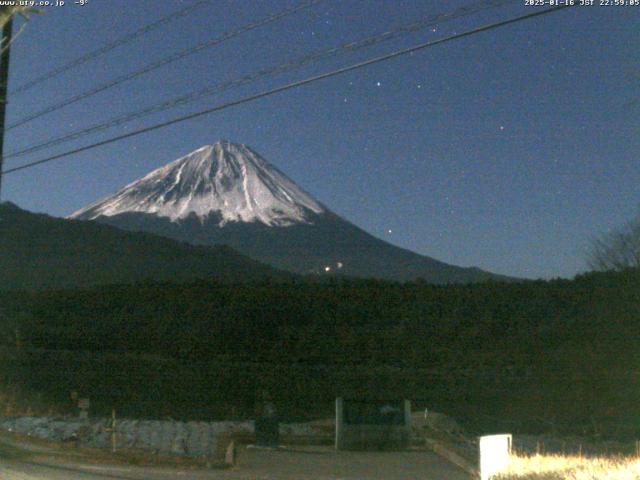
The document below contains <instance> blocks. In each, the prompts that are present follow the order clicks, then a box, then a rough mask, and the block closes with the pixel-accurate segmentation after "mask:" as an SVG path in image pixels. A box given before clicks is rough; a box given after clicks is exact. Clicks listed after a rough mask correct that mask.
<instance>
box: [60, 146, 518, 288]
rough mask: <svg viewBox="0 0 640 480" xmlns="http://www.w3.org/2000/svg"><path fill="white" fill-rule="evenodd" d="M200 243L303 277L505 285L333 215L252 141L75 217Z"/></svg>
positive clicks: (218, 149)
mask: <svg viewBox="0 0 640 480" xmlns="http://www.w3.org/2000/svg"><path fill="white" fill-rule="evenodd" d="M70 218H72V219H78V220H95V221H98V222H101V223H105V224H109V225H112V226H115V227H118V228H121V229H125V230H130V231H146V232H151V233H155V234H158V235H162V236H165V237H169V238H172V239H175V240H180V241H184V242H188V243H191V244H195V245H218V244H227V245H229V246H231V247H233V248H234V249H236V250H237V251H239V252H240V253H243V254H245V255H247V256H249V257H251V258H253V259H255V260H259V261H261V262H264V263H267V264H270V265H273V266H276V267H278V268H281V269H285V270H289V271H292V272H296V273H323V274H340V275H349V276H357V277H373V278H386V279H393V280H414V279H417V278H423V279H424V280H426V281H429V282H433V283H461V282H477V281H483V280H488V279H495V280H500V279H506V277H501V276H499V275H495V274H492V273H489V272H486V271H483V270H480V269H478V268H462V267H457V266H453V265H449V264H446V263H443V262H440V261H438V260H435V259H433V258H430V257H426V256H423V255H419V254H417V253H414V252H411V251H409V250H405V249H402V248H399V247H396V246H394V245H391V244H389V243H387V242H384V241H382V240H380V239H378V238H375V237H374V236H372V235H370V234H368V233H367V232H365V231H364V230H362V229H360V228H358V227H357V226H355V225H353V224H352V223H350V222H348V221H347V220H345V219H343V218H341V217H340V216H338V215H336V214H335V213H333V212H331V211H330V210H329V209H328V208H327V207H326V206H324V205H323V204H322V203H320V202H319V201H317V200H316V199H314V198H313V197H312V196H311V195H309V194H308V193H306V192H305V191H304V190H302V189H301V188H300V187H298V186H297V185H296V184H295V183H294V182H293V181H292V180H291V179H289V178H288V177H287V176H286V175H285V174H284V173H282V172H281V171H280V170H278V169H277V168H276V167H274V166H273V165H271V164H270V163H268V162H267V161H266V160H265V159H264V158H262V157H261V156H260V155H259V154H258V153H256V152H255V151H254V150H252V149H251V148H249V147H247V146H245V145H238V144H234V143H231V142H228V141H219V142H217V143H215V144H214V145H205V146H203V147H200V148H199V149H197V150H195V151H193V152H192V153H190V154H188V155H186V156H184V157H181V158H179V159H177V160H175V161H173V162H171V163H169V164H167V165H165V166H164V167H161V168H159V169H157V170H154V171H152V172H151V173H149V174H148V175H146V176H144V177H142V178H141V179H139V180H136V181H135V182H133V183H131V184H129V185H127V186H126V187H124V188H123V189H121V190H120V191H118V192H116V193H115V194H114V195H112V196H110V197H107V198H105V199H102V200H99V201H97V202H95V203H93V204H91V205H88V206H87V207H85V208H82V209H80V210H78V211H77V212H75V213H73V214H72V215H70Z"/></svg>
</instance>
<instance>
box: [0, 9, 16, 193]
mask: <svg viewBox="0 0 640 480" xmlns="http://www.w3.org/2000/svg"><path fill="white" fill-rule="evenodd" d="M10 15H11V13H10ZM12 30H13V15H11V16H10V17H9V20H8V21H7V23H5V24H4V26H3V27H2V40H4V42H3V43H2V47H0V48H1V49H2V55H0V200H2V168H3V165H2V164H3V163H4V162H3V160H4V126H5V117H6V115H7V91H8V83H9V55H10V54H11V33H12Z"/></svg>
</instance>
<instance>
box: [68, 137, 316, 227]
mask: <svg viewBox="0 0 640 480" xmlns="http://www.w3.org/2000/svg"><path fill="white" fill-rule="evenodd" d="M125 212H139V213H149V214H155V215H157V216H160V217H166V218H169V219H170V220H171V221H176V220H179V219H183V218H186V217H188V216H189V215H191V214H195V215H196V216H198V217H200V218H201V219H204V218H206V217H207V216H209V214H210V213H213V212H217V213H219V214H220V215H221V218H222V220H221V221H220V226H222V225H224V224H226V223H228V222H254V221H258V222H261V223H264V224H266V225H269V226H288V225H293V224H296V223H308V215H309V213H315V214H319V213H323V212H325V208H324V207H323V206H322V205H321V204H320V203H319V202H317V201H316V200H314V199H313V198H312V197H311V196H310V195H309V194H307V193H305V192H304V191H302V190H301V189H300V188H299V187H298V186H297V185H296V184H295V183H294V182H293V181H292V180H291V179H289V178H288V177H287V176H286V175H285V174H284V173H282V172H280V171H279V170H278V169H277V168H275V167H274V166H273V165H271V164H269V163H268V162H267V161H266V160H264V159H263V158H262V157H261V156H260V155H258V154H257V153H256V152H254V151H253V150H251V149H250V148H249V147H247V146H245V145H237V144H234V143H230V142H227V141H224V140H222V141H219V142H217V143H216V144H214V145H205V146H203V147H200V148H199V149H197V150H195V151H194V152H192V153H190V154H188V155H186V156H184V157H182V158H179V159H177V160H175V161H173V162H171V163H169V164H167V165H165V166H164V167H161V168H159V169H157V170H154V171H153V172H151V173H149V174H148V175H146V176H145V177H143V178H141V179H140V180H137V181H135V182H133V183H131V184H129V185H127V186H126V187H124V188H123V189H122V190H120V191H118V192H116V193H115V194H114V195H112V196H110V197H107V198H105V199H102V200H99V201H97V202H95V203H93V204H91V205H89V206H87V207H85V208H83V209H81V210H78V211H77V212H75V213H73V214H71V215H70V218H76V219H83V220H92V219H95V218H97V217H99V216H101V215H103V216H106V217H112V216H115V215H118V214H121V213H125Z"/></svg>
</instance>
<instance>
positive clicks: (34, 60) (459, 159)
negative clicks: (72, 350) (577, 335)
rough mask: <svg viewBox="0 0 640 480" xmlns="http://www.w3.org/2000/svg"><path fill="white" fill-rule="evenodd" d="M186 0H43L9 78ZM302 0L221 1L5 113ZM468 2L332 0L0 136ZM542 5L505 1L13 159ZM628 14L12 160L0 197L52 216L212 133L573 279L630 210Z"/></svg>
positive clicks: (425, 234) (443, 248)
mask: <svg viewBox="0 0 640 480" xmlns="http://www.w3.org/2000/svg"><path fill="white" fill-rule="evenodd" d="M192 3H194V2H193V1H190V2H186V1H185V2H181V1H177V0H163V1H158V0H133V1H131V0H89V2H88V4H87V5H85V6H82V7H81V6H76V5H73V0H67V5H65V6H64V7H52V8H47V9H45V10H44V13H43V14H41V15H37V16H33V17H32V19H31V21H30V22H29V24H28V25H27V27H26V28H25V30H24V32H23V34H22V35H21V36H20V37H19V39H18V40H17V41H16V43H15V46H14V48H13V50H12V66H11V69H12V70H11V77H10V85H11V86H12V87H17V86H19V85H20V84H22V83H24V82H26V81H28V80H30V79H31V78H33V77H35V76H37V75H39V74H41V73H43V72H45V71H47V70H49V69H51V68H54V67H56V66H58V65H60V64H62V63H64V62H65V61H68V60H71V59H73V58H75V57H77V56H79V55H82V54H83V53H85V52H88V51H91V50H94V49H95V48H98V47H100V46H102V45H103V44H105V43H107V42H109V41H111V40H113V39H115V38H117V37H118V36H121V35H123V34H126V33H129V32H132V31H134V30H136V29H137V28H139V27H140V26H141V25H144V24H146V23H150V22H151V21H153V20H155V19H158V18H161V17H162V16H164V15H167V14H168V13H170V12H172V11H175V10H177V9H179V8H182V7H183V6H184V5H188V4H192ZM296 3H297V2H296V1H294V0H268V1H261V2H257V1H251V2H249V1H239V0H234V1H231V0H213V1H212V2H210V4H209V5H206V6H203V7H200V8H199V9H198V10H197V12H196V13H193V14H191V15H189V16H186V17H184V18H180V19H177V20H176V21H175V22H174V23H173V24H172V25H170V26H168V27H165V28H162V29H159V30H156V31H154V32H152V33H151V34H149V35H146V36H145V37H144V39H142V40H140V41H136V42H134V43H131V44H129V45H127V46H126V47H121V48H118V49H116V50H113V51H112V52H110V53H109V54H107V55H105V56H104V57H101V58H100V60H98V61H93V62H89V63H87V64H85V65H83V66H82V67H79V68H77V69H73V70H71V71H69V72H68V73H65V74H64V75H61V76H60V77H58V78H56V79H52V80H50V81H48V82H46V83H44V84H42V85H40V86H39V87H38V88H36V89H33V90H31V91H30V92H28V93H24V94H20V95H15V96H12V97H10V104H9V112H8V121H9V123H11V122H13V121H15V120H18V119H20V118H22V117H23V116H25V115H27V114H29V113H31V112H34V111H37V110H40V109H42V108H43V107H46V106H48V105H50V104H52V103H55V102H57V101H59V100H63V99H65V98H67V97H69V96H72V95H74V94H77V93H82V92H84V91H85V90H88V89H90V88H91V87H92V86H94V85H97V84H99V83H103V82H106V81H108V80H110V79H112V78H115V77H117V76H118V75H122V74H124V73H127V72H130V71H133V70H135V69H137V68H140V67H141V66H142V65H145V64H147V63H149V62H152V61H154V60H157V59H160V58H162V57H163V56H165V55H167V54H170V53H172V52H176V51H179V50H181V49H183V48H187V47H189V46H192V45H194V44H196V43H198V42H201V41H205V40H207V39H209V38H212V37H215V36H218V35H220V34H221V33H223V32H225V31H228V30H232V29H234V28H237V27H240V26H242V25H244V24H246V23H249V22H251V21H252V20H255V19H260V18H263V17H264V16H266V15H268V14H271V13H275V12H277V11H279V10H282V9H283V8H285V7H287V6H292V5H295V4H296ZM466 3H469V2H459V1H449V2H434V1H426V0H425V1H399V0H377V1H374V0H371V1H362V0H357V1H356V0H340V1H339V0H326V1H324V2H323V3H321V4H320V5H317V6H315V7H313V8H311V9H308V10H305V11H303V12H300V13H297V14H295V15H293V16H291V17H288V18H286V19H284V20H282V21H279V22H277V23H274V24H271V25H268V26H265V27H262V28H260V29H258V30H254V31H252V32H249V33H246V34H244V35H242V36H240V37H238V38H235V39H232V40H229V41H228V42H226V43H224V44H222V45H219V46H216V47H212V48H208V49H204V50H202V51H201V52H199V53H197V54H195V55H193V56H190V57H188V58H185V59H183V60H180V61H177V62H175V63H172V64H171V65H168V66H165V67H163V68H161V69H159V70H156V71H155V72H153V73H151V74H149V75H145V76H143V77H141V78H139V79H136V80H135V81H131V82H126V83H124V84H122V85H120V86H118V87H116V88H113V89H110V90H108V91H106V92H103V93H101V94H98V95H95V96H94V97H92V98H91V99H88V100H87V101H83V102H80V103H77V104H75V105H72V106H70V107H68V108H65V109H62V110H60V111H58V112H55V113H52V114H50V115H47V116H44V117H42V118H40V119H38V120H36V121H33V122H31V123H28V124H27V125H24V126H22V127H19V128H16V129H13V130H10V131H8V132H7V143H6V147H5V152H6V153H11V152H12V151H15V150H17V149H20V148H23V147H26V146H29V145H32V144H34V143H38V142H40V141H43V140H47V139H49V138H51V137H55V136H58V135H62V134H64V133H66V132H68V131H72V130H75V129H77V128H79V127H82V126H89V125H91V124H93V123H96V122H101V121H104V120H106V119H109V118H111V117H113V116H116V115H118V114H122V113H126V112H129V111H135V110H138V109H141V108H144V107H147V106H151V105H154V104H156V103H158V102H160V101H162V100H164V99H167V98H172V97H175V96H178V95H181V94H185V93H188V92H191V91H196V90H199V89H201V88H204V87H205V86H207V85H211V84H214V83H219V82H222V81H225V80H231V79H235V78H238V77H240V76H243V75H245V74H247V73H251V72H254V71H256V70H259V69H261V68H265V67H268V66H270V65H275V64H280V63H283V62H285V61H287V60H289V59H293V58H297V57H298V56H300V55H303V54H305V53H307V52H311V51H314V50H317V49H321V48H327V47H331V46H336V45H339V44H341V43H344V42H345V41H348V40H357V39H359V38H362V37H364V36H368V35H372V34H376V33H380V32H384V31H386V30H388V29H390V28H392V27H395V26H398V25H402V24H405V23H410V22H412V21H415V20H416V19H420V18H424V17H427V16H430V15H433V14H438V13H446V12H449V11H452V10H454V9H455V8H456V7H458V6H460V5H465V4H466ZM536 8H541V7H527V6H525V5H524V0H522V1H514V2H512V3H511V4H509V5H508V6H505V7H501V8H495V9H492V10H488V11H485V12H482V13H480V14H476V15H473V16H469V17H467V18H464V19H459V20H455V21H451V22H446V23H441V24H439V25H438V26H437V28H435V29H432V28H428V29H425V30H423V31H420V32H417V33H413V34H410V35H406V36H403V37H402V38H400V39H396V40H394V41H391V42H386V43H383V44H381V45H378V46H375V47H373V48H369V49H365V50H362V51H358V52H351V53H342V54H340V55H337V56H335V57H333V58H331V59H329V60H324V61H322V62H319V63H314V64H312V65H309V66H307V67H305V68H303V69H300V70H297V71H295V72H292V73H288V74H284V75H279V76H277V77H270V78H265V79H262V80H260V81H258V82H255V83H252V84H250V85H247V86H244V87H241V88H236V89H232V90H229V91H227V92H225V93H223V94H217V95H212V96H210V97H206V98H202V99H200V100H198V101H197V102H195V103H193V104H189V105H187V106H182V107H180V108H177V109H174V110H170V111H166V112H162V113H158V114H155V115H153V116H150V117H147V118H145V119H142V120H138V121H134V122H132V123H129V124H126V125H122V126H119V127H117V128H114V129H111V130H108V131H105V132H102V133H100V134H96V135H93V136H91V137H86V138H84V139H82V140H78V141H75V142H70V143H67V144H65V145H61V146H58V147H55V148H53V149H51V150H47V151H43V152H40V153H38V154H33V155H31V156H28V157H21V158H11V159H8V160H7V161H6V166H5V167H6V168H11V167H14V166H17V165H20V164H22V163H25V162H27V161H31V160H36V159H38V158H42V157H43V156H47V155H49V154H52V153H57V152H61V151H65V150H67V149H69V148H71V147H73V146H78V145H83V144H85V143H87V142H91V141H95V140H99V139H102V138H107V137H110V136H113V135H116V134H119V133H123V132H126V131H130V130H133V129H135V128H139V127H141V126H144V125H149V124H151V123H155V122H158V121H161V120H164V119H170V118H173V117H175V116H178V115H180V114H184V113H187V112H191V111H196V110H200V109H203V108H205V107H207V106H210V105H215V104H217V103H220V102H223V101H228V100H231V99H234V98H239V97H240V96H243V95H246V94H249V93H252V92H257V91H260V90H262V89H267V88H271V87H274V86H276V85H280V84H282V83H284V82H287V81H290V80H293V79H298V78H304V77H306V76H309V75H311V74H314V73H319V72H322V71H326V70H330V69H333V68H336V67H338V66H343V65H347V64H350V63H353V62H355V61H357V60H361V59H364V58H368V57H370V56H373V55H377V54H380V53H383V52H389V51H392V50H395V49H399V48H402V47H406V46H409V45H413V44H416V43H420V42H422V41H425V39H435V38H438V37H440V36H444V35H448V34H451V33H453V32H460V31H463V30H465V29H469V28H472V27H474V26H478V25H482V24H485V23H489V22H492V21H497V20H499V19H505V18H508V17H510V16H514V15H519V14H524V13H527V12H531V11H533V9H536ZM19 23H20V22H18V24H19ZM639 27H640V6H639V7H630V6H609V7H605V6H593V7H575V8H572V9H566V10H564V11H561V12H556V13H552V14H549V15H545V16H542V17H538V18H535V19H532V20H528V21H525V22H520V23H517V24H514V25H510V26H507V27H504V28H500V29H496V30H492V31H489V32H486V33H481V34H478V35H474V36H472V37H468V38H465V39H462V40H457V41H454V42H450V43H447V44H445V45H441V46H435V47H433V48H429V49H426V50H423V51H421V52H419V53H415V54H413V55H411V56H406V57H402V58H398V59H395V60H392V61H389V62H385V63H382V64H379V65H376V66H372V67H368V68H365V69H361V70H358V71H355V72H351V73H349V74H346V75H343V76H340V77H337V78H333V79H329V80H325V81H321V82H318V83H315V84H312V85H308V86H305V87H302V88H300V89H298V90H295V91H289V92H285V93H282V94H278V95H276V96H273V97H270V98H265V99H262V100H259V101H256V102H252V103H248V104H245V105H242V106H239V107H235V108H232V109H228V110H225V111H223V112H219V113H216V114H213V115H210V116H207V117H202V118H199V119H197V120H193V121H189V122H185V123H182V124H179V125H174V126H172V127H169V128H167V129H164V130H160V131H156V132H153V133H149V134H145V135H142V136H138V137H135V138H132V139H128V140H125V141H122V142H119V143H117V144H113V145H110V146H106V147H102V148H99V149H95V150H92V151H89V152H85V153H82V154H79V155H75V156H72V157H69V158H66V159H63V160H60V161H57V162H52V163H49V164H47V165H43V166H40V167H36V168H32V169H29V170H25V171H22V172H16V173H14V174H11V175H7V176H6V178H5V183H4V187H3V191H4V193H3V197H4V199H6V200H10V201H13V202H15V203H17V204H18V205H20V206H21V207H23V208H27V209H29V210H35V211H42V212H47V213H50V214H52V215H56V216H64V215H67V214H69V213H71V212H72V211H74V210H76V209H78V208H80V207H81V206H84V205H85V204H87V203H89V202H92V201H94V200H96V199H98V198H100V197H103V196H106V195H108V194H110V193H112V192H113V191H115V190H116V189H118V188H120V187H121V186H123V185H124V184H127V183H129V182H130V181H132V180H134V179H136V178H138V177H140V176H142V175H143V174H145V173H147V172H148V171H149V170H151V169H154V168H157V167H159V166H161V165H163V164H165V163H167V162H169V161H171V160H173V159H175V158H177V157H179V156H182V155H184V154H186V153H188V152H190V151H192V150H194V149H196V148H197V147H199V146H201V145H204V144H208V143H213V142H215V141H216V140H218V139H221V138H224V139H228V140H231V141H235V142H238V143H245V144H248V145H250V146H252V147H253V148H254V149H255V150H257V151H258V152H260V153H261V154H262V155H263V156H264V157H265V158H266V159H267V160H269V161H270V162H272V163H273V164H275V165H276V166H277V167H278V168H280V169H281V170H282V171H284V172H285V173H286V174H287V175H289V176H290V177H291V178H292V179H294V180H295V181H296V182H297V183H298V184H299V185H300V186H301V187H303V188H304V189H305V190H307V191H308V192H310V193H311V194H312V195H314V196H315V197H316V198H317V199H319V200H320V201H321V202H323V203H324V204H326V205H327V206H328V207H329V208H331V209H332V210H334V211H335V212H336V213H338V214H340V215H342V216H344V217H346V218H347V219H349V220H351V221H352V222H354V223H355V224H357V225H359V226H361V227H363V228H364V229H366V230H367V231H369V232H371V233H373V234H374V235H376V236H378V237H381V238H383V239H385V240H387V241H390V242H392V243H394V244H397V245H400V246H403V247H406V248H410V249H412V250H414V251H416V252H419V253H422V254H426V255H429V256H432V257H435V258H438V259H440V260H443V261H446V262H450V263H454V264H458V265H464V266H468V265H476V266H479V267H482V268H485V269H488V270H491V271H494V272H498V273H503V274H508V275H516V276H523V277H544V278H549V277H556V276H565V277H568V276H572V275H574V274H576V273H577V272H579V271H582V270H584V269H585V262H584V260H585V249H586V247H587V245H588V242H589V240H590V239H591V238H592V237H593V236H594V235H596V234H598V233H599V232H602V231H606V230H607V229H609V228H612V227H615V226H616V225H619V224H620V223H622V222H624V221H625V220H626V219H630V218H631V217H633V216H634V214H635V213H636V212H637V209H638V204H639V201H640V195H639V194H638V188H639V185H640V161H638V152H640V135H639V133H640V132H639V126H640V120H639V119H640V94H639V91H640V55H639V54H638V46H639V45H640V28H639ZM434 30H435V31H434Z"/></svg>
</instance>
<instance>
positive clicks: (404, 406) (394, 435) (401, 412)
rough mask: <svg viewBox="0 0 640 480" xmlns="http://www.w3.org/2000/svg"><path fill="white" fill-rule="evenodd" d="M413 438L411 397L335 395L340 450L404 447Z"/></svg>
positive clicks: (337, 439)
mask: <svg viewBox="0 0 640 480" xmlns="http://www.w3.org/2000/svg"><path fill="white" fill-rule="evenodd" d="M410 441H411V402H410V401H409V400H399V399H391V400H360V399H353V398H342V397H340V398H337V399H336V441H335V445H336V449H337V450H402V449H405V448H407V447H408V446H409V443H410Z"/></svg>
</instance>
